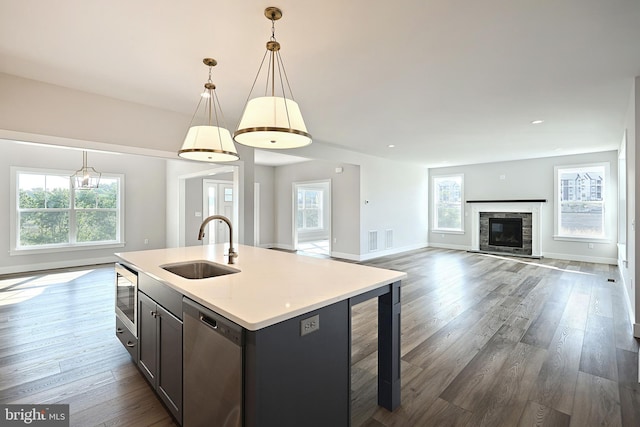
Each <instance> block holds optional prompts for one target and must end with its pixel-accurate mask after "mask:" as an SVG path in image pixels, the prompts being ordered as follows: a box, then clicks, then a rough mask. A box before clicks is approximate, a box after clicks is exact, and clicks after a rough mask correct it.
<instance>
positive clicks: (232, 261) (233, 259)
mask: <svg viewBox="0 0 640 427" xmlns="http://www.w3.org/2000/svg"><path fill="white" fill-rule="evenodd" d="M228 257H229V262H228V263H229V264H235V263H236V258H238V252H236V251H235V250H234V249H233V248H232V247H229V255H228Z"/></svg>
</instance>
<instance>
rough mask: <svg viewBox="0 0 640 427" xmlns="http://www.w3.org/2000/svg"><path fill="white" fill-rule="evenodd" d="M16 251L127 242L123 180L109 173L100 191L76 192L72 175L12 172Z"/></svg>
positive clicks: (37, 171)
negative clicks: (124, 220)
mask: <svg viewBox="0 0 640 427" xmlns="http://www.w3.org/2000/svg"><path fill="white" fill-rule="evenodd" d="M12 169H13V172H14V174H15V175H14V176H15V187H14V188H15V190H16V191H15V197H13V198H12V199H13V202H14V207H15V209H14V215H12V217H13V218H14V221H13V224H14V230H15V233H13V235H14V238H13V245H14V248H15V250H16V251H28V250H42V249H47V250H53V249H68V248H72V247H74V246H82V247H86V246H88V245H114V244H121V243H122V211H121V208H122V203H121V191H122V190H121V189H122V181H123V177H122V176H117V175H106V174H103V175H102V178H101V179H100V186H99V188H95V189H90V190H80V189H78V190H77V189H75V188H73V186H72V184H71V179H70V178H69V176H70V173H67V172H60V171H44V170H36V169H28V170H26V169H16V168H12Z"/></svg>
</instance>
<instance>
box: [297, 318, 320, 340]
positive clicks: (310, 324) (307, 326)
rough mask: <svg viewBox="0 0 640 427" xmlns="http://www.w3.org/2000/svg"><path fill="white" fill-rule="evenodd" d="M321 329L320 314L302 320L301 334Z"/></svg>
mask: <svg viewBox="0 0 640 427" xmlns="http://www.w3.org/2000/svg"><path fill="white" fill-rule="evenodd" d="M318 329H320V315H319V314H316V315H315V316H311V317H308V318H306V319H303V320H301V321H300V336H301V337H302V336H305V335H307V334H310V333H311V332H315V331H317V330H318Z"/></svg>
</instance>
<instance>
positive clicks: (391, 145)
mask: <svg viewBox="0 0 640 427" xmlns="http://www.w3.org/2000/svg"><path fill="white" fill-rule="evenodd" d="M387 147H389V148H393V147H395V145H393V144H389V145H387Z"/></svg>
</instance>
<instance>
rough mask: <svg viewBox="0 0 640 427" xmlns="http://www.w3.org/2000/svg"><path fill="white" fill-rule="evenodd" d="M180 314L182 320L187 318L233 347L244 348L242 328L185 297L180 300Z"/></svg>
mask: <svg viewBox="0 0 640 427" xmlns="http://www.w3.org/2000/svg"><path fill="white" fill-rule="evenodd" d="M182 314H183V318H186V317H189V318H190V319H192V320H193V322H195V324H202V325H203V327H204V326H206V327H207V328H208V329H210V330H212V331H213V332H215V333H217V334H220V335H221V336H223V337H225V338H226V339H228V340H229V341H231V342H232V343H234V344H235V345H239V346H244V329H243V328H242V326H240V325H238V324H237V323H235V322H233V321H231V320H229V319H227V318H226V317H224V316H222V315H220V314H218V313H216V312H215V311H213V310H211V309H209V308H208V307H205V306H203V305H202V304H198V303H197V302H195V301H193V300H191V299H189V298H187V297H186V296H185V297H183V298H182ZM185 325H186V323H185Z"/></svg>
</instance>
